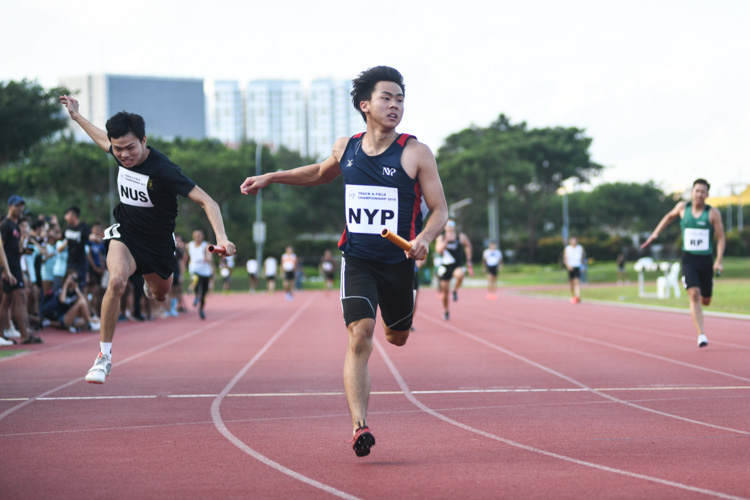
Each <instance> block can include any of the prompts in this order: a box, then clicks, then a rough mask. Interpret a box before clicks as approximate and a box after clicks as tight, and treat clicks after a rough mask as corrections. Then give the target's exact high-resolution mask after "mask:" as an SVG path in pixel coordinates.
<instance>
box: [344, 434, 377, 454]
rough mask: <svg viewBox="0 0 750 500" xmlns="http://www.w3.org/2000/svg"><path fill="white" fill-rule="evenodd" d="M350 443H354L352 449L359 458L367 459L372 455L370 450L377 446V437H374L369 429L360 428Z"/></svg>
mask: <svg viewBox="0 0 750 500" xmlns="http://www.w3.org/2000/svg"><path fill="white" fill-rule="evenodd" d="M348 442H349V443H352V449H353V450H354V453H356V454H357V456H358V457H366V456H367V455H369V454H370V448H372V447H373V446H375V436H373V435H372V433H371V432H370V428H369V427H360V428H359V429H357V432H355V433H354V437H353V438H352V439H351V441H348Z"/></svg>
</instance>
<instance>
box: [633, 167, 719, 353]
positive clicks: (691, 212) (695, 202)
mask: <svg viewBox="0 0 750 500" xmlns="http://www.w3.org/2000/svg"><path fill="white" fill-rule="evenodd" d="M709 188H710V185H709V183H708V182H707V181H706V180H705V179H697V180H696V181H695V182H694V183H693V189H692V190H691V192H690V196H691V201H689V202H685V201H681V202H679V203H677V205H675V207H674V208H673V209H672V210H670V211H669V212H668V213H667V215H665V216H664V217H663V218H662V220H661V221H660V222H659V224H658V225H657V226H656V229H654V232H653V233H651V236H649V237H648V239H647V240H646V241H645V243H643V245H641V248H645V247H646V246H648V245H649V244H650V243H651V242H652V241H654V240H655V239H656V237H657V236H658V235H659V233H660V232H661V231H662V230H663V229H664V228H665V227H667V226H668V225H669V224H670V223H671V222H672V221H673V220H675V219H676V218H677V217H680V219H681V220H680V227H681V228H682V251H683V254H682V281H683V283H684V285H685V288H686V289H687V292H688V296H689V297H690V316H691V318H692V320H693V325H695V329H696V330H697V332H698V347H705V346H707V345H708V338H707V337H706V334H705V332H704V331H703V308H702V306H707V305H709V304H710V303H711V296H712V295H713V282H714V279H713V277H714V273H716V274H717V275H718V274H719V273H721V271H722V270H723V269H724V267H723V265H722V259H723V257H724V247H725V245H726V240H725V238H724V225H723V224H722V222H721V214H720V213H719V211H718V210H717V209H716V208H715V207H712V206H710V205H706V198H707V197H708V190H709ZM714 242H715V244H714ZM714 246H715V250H716V259H715V260H714V257H713V255H714Z"/></svg>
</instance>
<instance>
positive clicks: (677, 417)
mask: <svg viewBox="0 0 750 500" xmlns="http://www.w3.org/2000/svg"><path fill="white" fill-rule="evenodd" d="M426 319H428V320H429V321H432V322H433V323H437V324H440V325H442V326H443V327H444V328H447V329H449V330H452V331H454V332H456V333H457V334H459V335H461V336H463V337H466V338H468V339H471V340H473V341H475V342H478V343H480V344H482V345H485V346H487V347H489V348H491V349H494V350H496V351H498V352H501V353H503V354H505V355H506V356H509V357H511V358H514V359H517V360H519V361H522V362H524V363H526V364H528V365H531V366H533V367H535V368H538V369H539V370H542V371H544V372H547V373H549V374H551V375H553V376H555V377H558V378H560V379H562V380H565V381H567V382H569V383H570V384H571V385H574V386H577V387H579V388H581V389H585V390H587V391H590V392H591V393H592V394H596V395H597V396H601V397H603V398H605V399H608V400H610V401H614V402H616V403H620V404H622V405H625V406H629V407H631V408H635V409H637V410H642V411H646V412H649V413H654V414H656V415H661V416H662V417H667V418H673V419H675V420H681V421H683V422H687V423H690V424H695V425H701V426H704V427H710V428H712V429H719V430H723V431H728V432H734V433H737V434H743V435H750V432H748V431H745V430H741V429H733V428H731V427H723V426H721V425H715V424H711V423H708V422H702V421H700V420H694V419H692V418H687V417H682V416H680V415H674V414H672V413H667V412H663V411H659V410H655V409H653V408H649V407H647V406H641V405H638V404H635V403H632V402H630V401H625V400H624V399H619V398H616V397H614V396H610V395H609V394H606V393H604V392H601V391H598V390H596V389H594V388H593V387H589V386H588V385H586V384H584V383H583V382H580V381H578V380H576V379H574V378H572V377H568V376H567V375H565V374H563V373H560V372H558V371H556V370H553V369H552V368H549V367H547V366H544V365H542V364H541V363H537V362H536V361H533V360H531V359H529V358H526V357H524V356H521V355H520V354H516V353H514V352H513V351H509V350H508V349H505V348H503V347H500V346H499V345H497V344H494V343H492V342H490V341H489V340H486V339H484V338H482V337H479V336H476V335H474V334H471V333H469V332H467V331H465V330H462V329H460V328H457V327H455V326H453V325H447V324H445V321H439V320H436V319H433V318H429V317H428V318H426ZM545 330H546V329H545ZM562 333H565V332H562ZM583 338H585V337H583ZM646 354H647V353H646ZM665 359H666V358H665Z"/></svg>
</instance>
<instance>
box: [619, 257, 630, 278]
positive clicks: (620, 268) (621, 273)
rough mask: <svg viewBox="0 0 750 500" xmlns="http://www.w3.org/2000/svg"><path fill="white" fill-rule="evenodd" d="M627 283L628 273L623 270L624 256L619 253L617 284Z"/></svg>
mask: <svg viewBox="0 0 750 500" xmlns="http://www.w3.org/2000/svg"><path fill="white" fill-rule="evenodd" d="M623 283H629V281H628V273H627V271H626V270H625V254H624V253H623V252H620V253H619V254H618V255H617V284H618V285H622V284H623Z"/></svg>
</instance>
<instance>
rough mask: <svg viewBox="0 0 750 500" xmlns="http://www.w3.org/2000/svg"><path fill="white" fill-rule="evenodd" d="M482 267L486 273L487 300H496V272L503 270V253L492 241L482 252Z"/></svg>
mask: <svg viewBox="0 0 750 500" xmlns="http://www.w3.org/2000/svg"><path fill="white" fill-rule="evenodd" d="M482 265H483V266H484V271H485V273H487V300H497V295H496V294H495V291H496V290H497V272H498V271H499V270H500V269H502V268H503V253H502V252H501V251H500V249H499V248H497V243H495V242H494V241H492V240H491V241H490V244H489V248H485V249H484V252H482Z"/></svg>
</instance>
